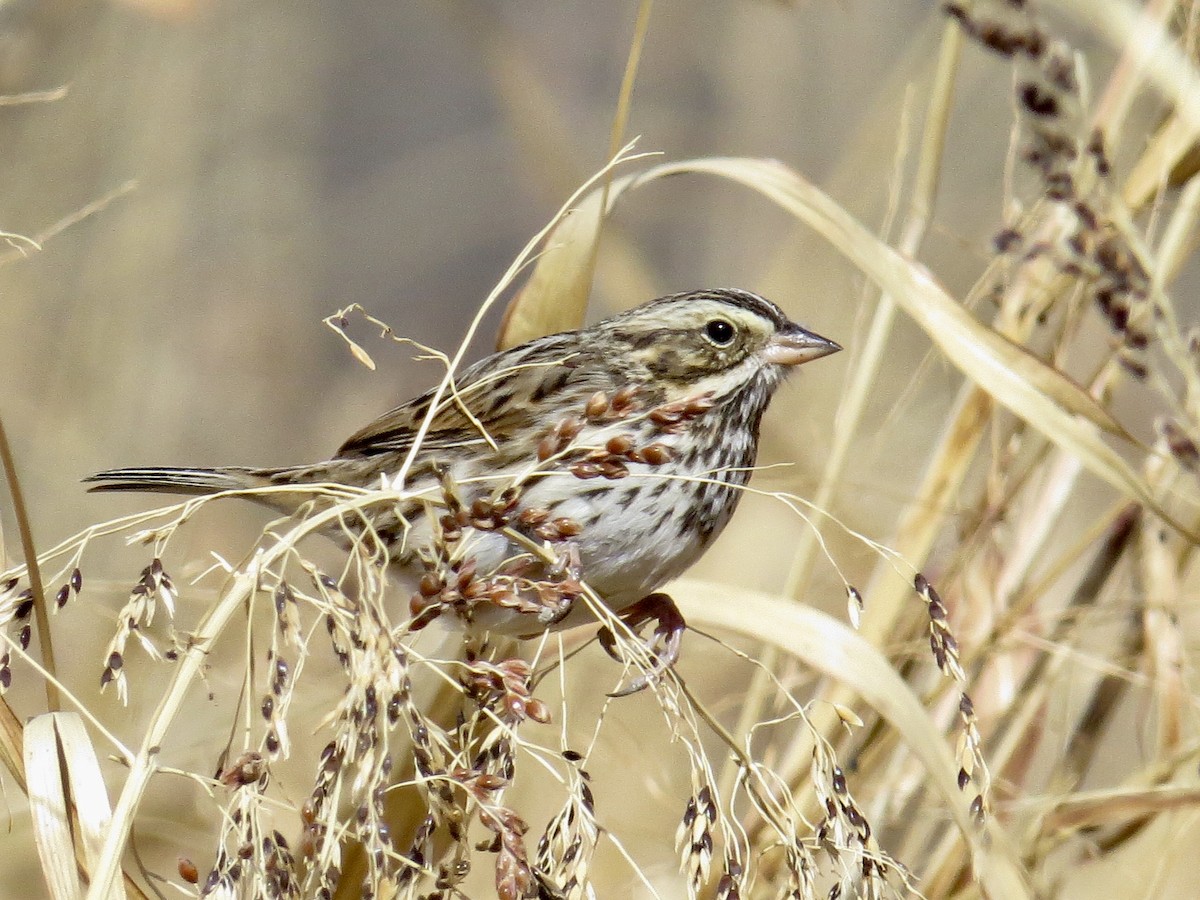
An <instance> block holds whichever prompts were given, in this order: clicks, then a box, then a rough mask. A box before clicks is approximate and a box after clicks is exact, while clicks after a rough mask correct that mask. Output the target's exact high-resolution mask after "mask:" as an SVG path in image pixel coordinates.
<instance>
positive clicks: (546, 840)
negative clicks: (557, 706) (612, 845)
mask: <svg viewBox="0 0 1200 900" xmlns="http://www.w3.org/2000/svg"><path fill="white" fill-rule="evenodd" d="M563 757H564V758H565V759H566V760H567V761H568V762H572V763H576V762H580V761H581V760H582V757H581V756H580V755H579V754H578V753H576V752H574V751H573V750H566V751H564V752H563ZM568 784H569V785H570V792H569V793H568V795H567V800H566V803H565V804H564V806H563V808H562V809H561V810H559V812H558V813H557V814H556V815H554V816H552V817H551V819H550V821H549V822H547V823H546V829H545V831H544V832H543V833H542V836H541V838H540V839H539V840H538V848H537V862H536V870H537V873H538V877H539V880H540V881H541V882H542V884H543V885H544V886H545V887H546V889H547V890H548V891H549V892H550V894H551V895H552V896H555V897H570V898H575V897H580V896H587V895H586V894H585V893H584V890H585V886H586V885H587V883H588V881H587V878H588V870H589V869H590V867H591V861H592V857H593V855H594V854H595V852H596V844H597V841H598V839H599V835H600V829H599V826H598V825H597V823H596V801H595V798H594V797H593V796H592V788H591V775H589V774H588V772H587V770H585V769H583V768H582V767H579V768H575V767H572V768H571V769H570V772H569V779H568Z"/></svg>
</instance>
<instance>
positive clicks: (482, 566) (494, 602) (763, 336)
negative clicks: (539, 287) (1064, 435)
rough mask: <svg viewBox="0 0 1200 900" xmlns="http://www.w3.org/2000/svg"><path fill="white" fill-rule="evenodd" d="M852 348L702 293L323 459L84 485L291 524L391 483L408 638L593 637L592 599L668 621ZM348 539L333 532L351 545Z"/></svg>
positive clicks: (384, 421) (381, 424)
mask: <svg viewBox="0 0 1200 900" xmlns="http://www.w3.org/2000/svg"><path fill="white" fill-rule="evenodd" d="M841 349H842V348H841V347H840V346H839V345H838V344H837V343H835V342H834V341H831V340H829V339H828V338H824V337H821V336H820V335H818V334H816V333H814V332H812V331H809V330H808V329H806V328H804V327H802V326H800V325H798V324H796V323H795V322H792V321H790V320H789V319H788V317H787V316H786V315H785V314H784V312H783V311H782V310H781V309H780V308H779V307H778V306H776V305H775V304H774V303H772V302H771V301H769V300H767V299H765V298H763V297H761V296H758V295H757V294H754V293H751V292H749V291H745V290H737V289H719V290H696V291H687V292H683V293H676V294H670V295H667V296H664V297H659V298H657V299H655V300H651V301H649V302H647V303H643V304H642V305H640V306H636V307H634V308H632V309H630V310H628V311H626V312H622V313H620V314H617V315H614V316H612V317H610V318H606V319H603V320H601V321H599V322H597V323H595V324H593V325H591V326H588V327H585V328H582V329H580V330H577V331H567V332H562V333H559V334H552V335H548V336H545V337H539V338H536V339H534V340H531V341H528V342H527V343H524V344H521V345H519V346H516V347H513V348H511V349H507V350H503V351H501V352H498V353H495V354H493V355H491V356H488V357H486V358H485V359H483V360H481V361H480V362H478V363H475V364H474V365H472V366H470V367H469V368H467V369H465V370H464V371H463V372H462V373H461V374H458V375H457V376H456V377H455V378H454V379H453V383H452V385H451V388H450V389H449V390H445V391H442V392H441V393H440V394H439V392H438V391H437V390H436V389H434V390H430V391H427V392H426V393H424V394H421V395H420V396H418V397H415V398H414V399H412V400H409V401H408V402H407V403H404V404H402V405H401V406H398V407H396V408H395V409H393V410H391V411H390V412H387V413H385V414H384V415H382V416H380V417H379V418H377V419H375V420H374V421H373V422H371V423H370V424H369V425H367V426H366V427H365V428H363V429H361V430H360V431H358V432H357V433H355V434H353V435H351V436H350V437H349V438H348V439H347V440H346V441H345V442H344V443H343V444H342V446H341V447H340V448H339V449H338V450H337V452H336V453H335V454H334V455H333V456H332V457H331V458H330V459H328V460H324V461H321V462H317V463H314V464H307V465H292V466H284V467H277V468H254V467H243V466H229V467H215V468H195V467H191V468H188V467H182V468H181V467H142V468H121V469H113V470H110V471H104V472H99V473H97V474H95V475H92V476H90V477H88V478H86V479H85V481H86V482H88V483H89V484H90V485H91V490H94V491H155V492H168V493H178V494H191V495H206V494H214V493H222V492H248V496H250V497H251V498H252V499H255V500H257V501H258V502H260V503H263V504H266V505H267V506H270V507H272V508H274V509H275V510H277V511H280V512H282V513H284V514H288V515H294V514H298V513H304V511H305V510H308V511H311V510H312V509H314V508H316V504H318V503H319V502H324V503H326V504H328V503H330V502H332V501H331V500H329V499H328V496H327V493H326V494H322V493H320V492H319V491H317V490H315V489H314V486H315V485H341V486H345V487H347V488H353V489H360V490H362V491H367V492H369V491H372V490H378V489H380V488H384V487H387V486H389V484H390V487H391V489H392V492H391V493H387V494H384V493H382V492H381V496H383V497H386V498H388V499H387V500H386V501H381V502H380V503H379V504H376V505H371V504H366V505H362V506H361V509H362V513H361V517H362V520H363V521H362V522H361V523H360V524H361V532H362V534H367V535H369V537H370V539H371V541H372V542H373V545H374V546H376V547H379V548H382V551H383V552H382V556H383V558H384V559H385V563H384V564H385V565H386V566H387V568H388V571H389V574H390V575H391V576H393V578H392V580H393V581H395V582H398V583H399V584H400V585H401V587H402V588H405V589H406V590H407V592H408V594H409V596H410V600H409V609H408V614H409V616H410V623H412V624H413V627H421V626H423V625H424V624H427V623H428V622H429V621H432V620H433V619H435V618H438V617H439V616H442V615H444V614H447V613H450V614H452V615H455V616H457V617H458V618H460V619H462V620H463V621H464V622H466V623H467V624H468V625H469V626H471V627H473V628H477V629H478V628H482V629H485V630H490V631H496V632H499V633H502V634H509V635H516V636H519V637H531V636H534V635H536V634H538V633H544V632H545V630H546V629H548V628H563V627H568V626H570V625H573V624H578V623H580V622H583V621H587V620H588V619H589V618H592V617H591V616H590V615H589V614H588V612H587V610H586V608H585V604H584V603H582V602H580V601H579V597H580V594H581V593H582V584H586V585H587V586H588V587H589V588H591V589H592V591H594V592H595V594H596V595H597V596H598V597H599V598H600V599H601V600H602V601H603V602H604V604H605V605H606V606H607V607H608V608H609V609H610V610H611V611H613V612H614V613H617V614H622V613H626V612H630V611H636V612H638V613H639V614H643V618H644V611H641V610H639V604H645V603H646V602H647V601H649V607H655V606H656V605H657V603H658V602H659V601H660V600H661V598H663V597H665V596H666V595H663V594H659V593H657V592H658V589H659V588H660V587H662V586H663V585H664V584H666V583H667V582H668V581H670V580H671V579H672V578H674V577H676V576H678V575H679V574H681V573H682V572H683V571H684V570H686V569H687V568H688V567H689V566H690V565H691V564H692V563H693V562H695V561H696V560H697V559H698V558H699V557H700V555H701V554H702V553H703V552H704V551H705V550H706V549H707V548H708V547H709V546H710V545H711V544H712V542H713V541H714V540H715V539H716V537H717V536H718V535H719V534H720V533H721V531H722V530H723V529H724V528H725V526H726V525H727V524H728V522H729V520H730V517H731V516H732V515H733V513H734V510H735V509H736V507H737V505H738V501H739V499H740V497H741V495H742V493H743V490H742V488H743V487H744V486H745V485H746V483H747V481H748V480H749V478H750V475H751V472H752V470H753V468H754V466H755V463H756V458H757V454H758V443H759V428H760V423H761V421H762V417H763V414H764V413H765V412H766V410H767V407H768V404H769V403H770V401H771V398H772V397H773V396H774V395H775V393H776V391H777V389H778V388H779V387H780V385H782V384H783V382H784V381H785V379H786V377H787V375H788V374H789V373H790V372H791V371H792V370H793V369H795V368H796V367H797V366H799V365H801V364H803V363H806V362H810V361H812V360H816V359H819V358H821V357H824V356H828V355H829V354H831V353H835V352H837V351H839V350H841ZM422 426H424V430H423V433H422ZM402 470H403V471H404V472H405V479H404V483H403V485H402V488H403V490H402V491H401V492H400V493H399V494H397V493H395V489H396V488H398V487H401V486H400V485H396V484H394V479H396V476H397V475H398V474H399V473H400V472H401V471H402ZM289 488H295V490H289ZM267 489H269V490H267ZM397 496H399V497H400V498H401V499H400V500H399V501H397V499H396V497H397ZM322 497H324V498H325V499H324V500H321V499H320V498H322ZM348 521H349V520H348V519H346V518H343V521H342V522H340V523H338V524H337V525H336V526H334V527H330V528H328V529H327V531H326V533H328V534H329V535H330V536H332V537H334V538H335V539H338V540H341V541H342V542H343V543H349V542H351V541H352V540H353V539H352V538H349V537H347V534H348V531H353V529H354V527H355V526H354V524H353V523H350V524H349V525H348V524H347V522H348ZM668 601H669V598H668ZM652 614H654V615H657V614H656V613H652Z"/></svg>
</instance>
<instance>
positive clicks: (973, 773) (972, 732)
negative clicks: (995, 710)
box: [913, 573, 990, 820]
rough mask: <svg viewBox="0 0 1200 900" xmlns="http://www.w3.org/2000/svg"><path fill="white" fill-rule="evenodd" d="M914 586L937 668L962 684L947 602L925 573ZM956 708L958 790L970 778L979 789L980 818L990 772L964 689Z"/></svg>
mask: <svg viewBox="0 0 1200 900" xmlns="http://www.w3.org/2000/svg"><path fill="white" fill-rule="evenodd" d="M913 587H914V588H915V589H916V592H917V594H918V595H920V597H921V599H923V600H924V601H925V603H926V607H927V609H928V612H929V646H930V649H931V650H932V652H933V658H934V660H935V661H936V662H937V666H938V668H939V669H940V670H941V671H942V674H944V675H947V676H948V677H950V678H953V679H954V680H955V681H957V682H958V683H959V684H965V683H966V680H967V678H966V673H965V672H964V671H963V668H962V663H961V662H960V661H959V658H958V641H956V640H955V638H954V635H953V634H951V632H950V622H949V615H948V612H947V610H946V604H945V603H944V602H943V601H942V598H941V595H940V594H939V593H938V592H937V590H936V589H935V588H934V586H933V585H932V584H930V583H929V579H927V578H926V577H925V576H924V575H921V574H920V573H918V574H917V576H916V577H915V578H914V579H913ZM958 712H959V718H960V719H961V721H962V728H963V738H962V740H961V741H960V742H959V747H958V763H959V770H958V786H959V789H960V790H965V789H966V787H967V785H969V784H970V783H971V782H972V781H974V782H976V783H977V785H978V788H979V793H977V794H976V795H975V798H974V799H973V800H972V801H971V813H972V815H974V816H975V817H976V818H977V819H980V820H982V819H983V818H984V817H985V816H986V814H987V809H988V803H987V793H988V790H989V785H990V776H989V774H988V770H987V766H986V764H985V762H984V758H983V739H982V737H981V736H980V732H979V722H978V719H977V718H976V717H975V705H974V704H973V703H972V702H971V698H970V697H969V696H968V695H967V694H966V692H965V691H964V692H963V693H962V695H961V696H960V699H959V705H958Z"/></svg>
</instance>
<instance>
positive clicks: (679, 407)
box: [649, 393, 716, 434]
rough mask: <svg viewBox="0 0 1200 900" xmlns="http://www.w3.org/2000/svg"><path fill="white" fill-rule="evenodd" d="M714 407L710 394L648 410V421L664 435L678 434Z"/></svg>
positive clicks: (714, 402)
mask: <svg viewBox="0 0 1200 900" xmlns="http://www.w3.org/2000/svg"><path fill="white" fill-rule="evenodd" d="M715 405H716V401H715V400H714V399H713V395H712V394H711V393H704V394H700V395H698V396H695V397H687V398H685V399H683V400H675V401H673V402H671V403H664V404H662V405H661V406H656V407H655V408H654V409H652V410H650V413H649V418H650V421H651V422H653V423H654V424H655V425H657V426H658V428H659V431H662V432H664V433H665V434H678V433H679V432H681V431H686V430H687V428H688V426H689V425H691V424H692V422H694V421H696V419H698V418H700V417H701V416H703V415H704V414H705V413H707V412H708V411H709V410H711V409H712V408H713V407H714V406H715Z"/></svg>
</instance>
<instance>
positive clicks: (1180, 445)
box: [1155, 416, 1200, 472]
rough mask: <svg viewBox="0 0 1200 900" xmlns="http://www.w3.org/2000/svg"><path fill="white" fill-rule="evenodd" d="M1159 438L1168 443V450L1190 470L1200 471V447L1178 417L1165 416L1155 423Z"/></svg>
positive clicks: (1178, 461) (1180, 463)
mask: <svg viewBox="0 0 1200 900" xmlns="http://www.w3.org/2000/svg"><path fill="white" fill-rule="evenodd" d="M1155 430H1157V431H1158V436H1159V439H1160V440H1161V441H1162V442H1163V443H1164V444H1165V445H1166V448H1167V452H1168V453H1170V454H1171V456H1173V457H1174V458H1175V461H1176V462H1177V463H1179V465H1180V466H1182V467H1183V468H1184V469H1186V470H1187V471H1189V472H1198V471H1200V448H1197V446H1196V442H1195V441H1194V440H1192V437H1191V435H1189V434H1188V432H1187V429H1186V428H1185V427H1184V426H1183V424H1182V423H1181V422H1179V421H1178V420H1177V419H1173V418H1170V417H1169V416H1164V417H1163V418H1161V419H1159V420H1158V421H1157V422H1156V423H1155Z"/></svg>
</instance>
